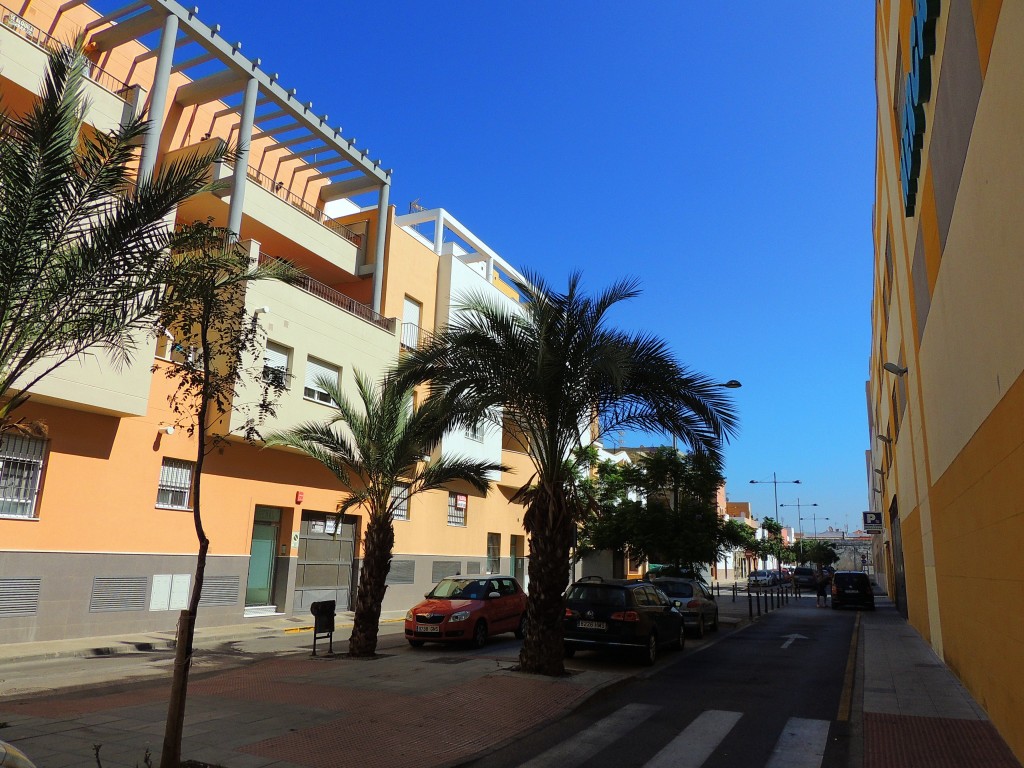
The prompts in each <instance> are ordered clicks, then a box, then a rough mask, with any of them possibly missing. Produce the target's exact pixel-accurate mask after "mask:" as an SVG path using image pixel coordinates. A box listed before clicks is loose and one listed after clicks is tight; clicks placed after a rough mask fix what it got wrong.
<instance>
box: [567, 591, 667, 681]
mask: <svg viewBox="0 0 1024 768" xmlns="http://www.w3.org/2000/svg"><path fill="white" fill-rule="evenodd" d="M562 628H563V631H564V633H565V655H566V657H568V658H571V657H572V656H573V655H574V654H575V653H576V651H577V650H580V649H595V650H626V651H634V652H639V653H640V657H641V659H642V660H643V663H644V664H648V665H649V664H653V663H654V662H655V660H656V659H657V657H658V650H659V649H660V648H662V647H668V648H673V649H678V648H682V647H683V644H684V643H685V637H686V630H685V628H684V625H683V614H682V613H680V612H679V610H678V609H677V608H676V607H675V606H674V605H673V604H672V601H671V600H670V599H669V598H668V596H666V595H665V593H664V592H662V591H661V590H660V589H658V588H657V587H656V586H654V585H653V584H651V583H650V582H646V581H620V580H607V581H606V580H604V579H601V578H599V577H590V578H585V579H582V580H580V581H577V582H575V583H573V584H572V585H571V586H570V587H569V589H568V590H567V591H566V593H565V619H564V621H563V624H562Z"/></svg>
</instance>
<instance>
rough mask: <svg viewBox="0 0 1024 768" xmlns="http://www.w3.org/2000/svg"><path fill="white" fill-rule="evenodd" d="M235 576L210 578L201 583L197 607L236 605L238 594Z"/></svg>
mask: <svg viewBox="0 0 1024 768" xmlns="http://www.w3.org/2000/svg"><path fill="white" fill-rule="evenodd" d="M238 585H239V579H238V577H237V576H212V577H209V578H207V579H206V580H205V581H203V596H202V597H200V598H199V605H237V604H238V602H239V599H240V598H239V596H240V592H239V589H238Z"/></svg>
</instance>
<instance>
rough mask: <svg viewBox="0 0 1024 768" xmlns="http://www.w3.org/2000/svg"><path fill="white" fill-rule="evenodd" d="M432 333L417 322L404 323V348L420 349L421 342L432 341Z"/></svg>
mask: <svg viewBox="0 0 1024 768" xmlns="http://www.w3.org/2000/svg"><path fill="white" fill-rule="evenodd" d="M430 335H431V334H430V332H429V331H425V330H423V329H422V328H420V327H419V326H418V325H416V323H402V339H401V341H402V349H419V348H420V345H421V344H426V343H427V342H428V341H430Z"/></svg>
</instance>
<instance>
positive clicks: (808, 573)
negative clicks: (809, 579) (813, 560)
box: [793, 568, 814, 576]
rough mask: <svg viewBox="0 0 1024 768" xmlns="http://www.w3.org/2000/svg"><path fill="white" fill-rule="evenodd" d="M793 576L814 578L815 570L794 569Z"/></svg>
mask: <svg viewBox="0 0 1024 768" xmlns="http://www.w3.org/2000/svg"><path fill="white" fill-rule="evenodd" d="M793 575H794V576H813V575H814V569H813V568H794V569H793Z"/></svg>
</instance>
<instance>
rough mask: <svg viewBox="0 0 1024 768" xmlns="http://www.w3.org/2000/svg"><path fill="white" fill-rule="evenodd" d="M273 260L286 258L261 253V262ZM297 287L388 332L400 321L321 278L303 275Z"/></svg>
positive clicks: (391, 331) (392, 330)
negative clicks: (371, 307)
mask: <svg viewBox="0 0 1024 768" xmlns="http://www.w3.org/2000/svg"><path fill="white" fill-rule="evenodd" d="M273 261H284V259H278V258H277V257H276V256H269V255H267V254H265V253H262V252H261V253H260V264H266V263H269V262H273ZM294 285H295V287H296V288H301V289H302V290H303V291H305V292H306V293H309V294H312V295H313V296H316V297H317V298H318V299H323V300H324V301H326V302H328V303H330V304H333V305H334V306H336V307H339V308H340V309H343V310H344V311H346V312H348V313H349V314H350V315H355V316H356V317H358V318H359V319H360V320H365V321H366V322H368V323H372V324H373V325H376V326H377V327H378V328H383V329H384V330H385V331H387V332H388V333H394V332H395V324H396V323H397V322H398V321H397V319H396V318H394V317H384V316H383V315H378V314H377V313H376V312H374V311H373V310H372V309H370V308H369V307H368V306H366V305H365V304H363V303H362V302H359V301H356V300H355V299H353V298H352V297H351V296H346V295H345V294H344V293H341V292H340V291H336V290H334V289H333V288H331V287H330V286H329V285H324V284H323V283H321V282H320V281H319V280H314V279H313V278H312V277H307V276H305V275H303V276H302V277H301V278H300V279H299V280H298V281H297V282H296V283H294Z"/></svg>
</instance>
